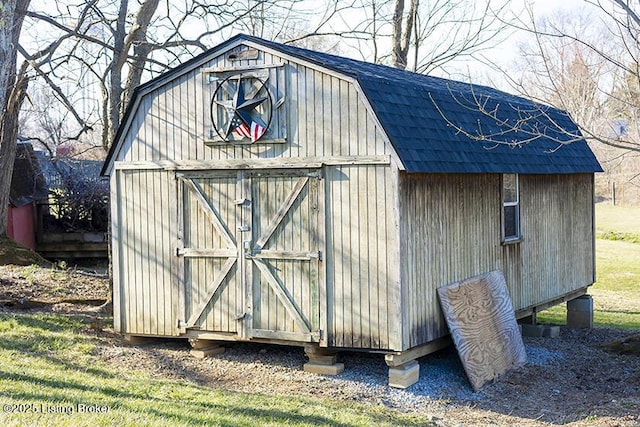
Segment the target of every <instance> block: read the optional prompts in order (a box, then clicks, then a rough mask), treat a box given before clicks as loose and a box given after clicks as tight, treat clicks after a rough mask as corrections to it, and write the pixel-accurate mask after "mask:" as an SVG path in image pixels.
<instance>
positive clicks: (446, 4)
mask: <svg viewBox="0 0 640 427" xmlns="http://www.w3.org/2000/svg"><path fill="white" fill-rule="evenodd" d="M355 6H357V7H358V9H359V10H358V15H360V16H364V18H360V19H353V12H351V14H350V15H351V19H344V22H345V26H347V27H348V28H349V29H350V32H349V33H346V34H342V35H343V37H346V38H351V39H355V40H356V43H357V46H358V48H359V49H360V50H361V51H362V52H363V57H364V58H365V59H369V60H373V61H375V62H380V63H389V64H390V65H393V66H394V67H398V68H402V69H410V70H411V71H415V72H418V73H429V72H432V71H433V70H435V69H437V68H440V67H442V66H444V65H445V64H447V63H449V62H451V61H452V60H454V59H458V60H459V59H461V58H473V59H475V60H478V59H479V58H477V57H476V55H477V54H478V53H480V52H482V51H483V50H485V49H490V48H492V47H494V46H495V44H496V43H498V41H499V40H501V39H502V38H504V37H506V36H507V34H508V33H509V31H508V30H509V27H508V26H507V24H506V22H504V18H503V17H502V16H503V15H505V14H506V12H505V11H506V10H507V8H508V6H509V2H508V1H492V2H488V1H487V2H476V1H470V0H360V1H359V2H358V3H357V4H356V5H355Z"/></svg>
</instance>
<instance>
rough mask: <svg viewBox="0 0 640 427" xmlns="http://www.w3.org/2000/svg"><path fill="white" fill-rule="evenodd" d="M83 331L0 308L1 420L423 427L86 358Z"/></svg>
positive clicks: (58, 319) (374, 412) (376, 413)
mask: <svg viewBox="0 0 640 427" xmlns="http://www.w3.org/2000/svg"><path fill="white" fill-rule="evenodd" d="M85 328H86V324H84V323H83V321H82V320H80V319H76V318H70V317H65V316H63V315H54V314H51V315H49V314H19V315H12V314H5V313H0V334H1V335H2V340H0V403H2V405H3V410H2V412H0V425H2V426H23V425H54V426H101V425H123V426H125V425H126V426H182V425H184V426H186V425H189V426H192V425H219V426H255V425H261V426H269V425H291V426H316V425H331V426H369V425H406V426H412V425H415V426H418V425H420V426H423V425H429V422H428V421H427V420H426V419H425V418H423V417H419V416H416V415H408V414H402V413H399V412H397V411H394V410H392V409H389V408H385V407H383V406H364V405H358V404H352V403H349V404H347V403H346V402H338V401H333V400H328V399H314V398H302V397H296V396H291V395H288V396H270V395H263V394H260V393H259V392H258V393H253V394H246V393H238V392H232V391H227V390H222V389H214V388H207V387H201V386H197V385H194V384H191V383H188V382H185V381H170V380H163V379H158V378H153V377H151V376H150V375H148V374H146V373H144V372H140V371H131V370H127V369H124V368H121V367H119V366H110V365H109V364H107V363H105V362H103V361H102V360H100V359H98V358H97V357H96V356H93V355H92V352H93V350H94V348H95V346H96V345H97V344H98V338H97V337H96V336H95V335H91V334H89V333H86V332H84V330H85ZM81 405H85V406H84V408H85V411H84V412H81V410H82V408H83V407H82V406H81ZM87 408H91V409H93V410H94V412H87ZM99 408H106V409H105V410H106V412H105V413H97V412H95V410H96V409H99Z"/></svg>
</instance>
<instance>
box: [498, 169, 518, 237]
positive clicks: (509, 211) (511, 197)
mask: <svg viewBox="0 0 640 427" xmlns="http://www.w3.org/2000/svg"><path fill="white" fill-rule="evenodd" d="M519 187H520V186H519V183H518V175H516V174H504V175H502V240H503V241H505V242H508V241H510V240H518V239H520V188H519Z"/></svg>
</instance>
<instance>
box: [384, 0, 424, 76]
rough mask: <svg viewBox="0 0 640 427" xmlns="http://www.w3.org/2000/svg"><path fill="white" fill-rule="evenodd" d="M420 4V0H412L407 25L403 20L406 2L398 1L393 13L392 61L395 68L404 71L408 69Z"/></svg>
mask: <svg viewBox="0 0 640 427" xmlns="http://www.w3.org/2000/svg"><path fill="white" fill-rule="evenodd" d="M418 4H419V0H411V4H410V6H409V13H408V14H407V20H406V23H405V22H404V21H403V19H402V18H403V16H404V0H396V5H395V9H394V11H393V33H392V36H391V37H392V40H393V41H392V48H391V59H392V61H393V66H394V67H396V68H401V69H403V70H404V69H406V68H407V64H408V56H409V46H410V45H411V36H412V35H413V28H414V26H415V25H416V16H417V14H418Z"/></svg>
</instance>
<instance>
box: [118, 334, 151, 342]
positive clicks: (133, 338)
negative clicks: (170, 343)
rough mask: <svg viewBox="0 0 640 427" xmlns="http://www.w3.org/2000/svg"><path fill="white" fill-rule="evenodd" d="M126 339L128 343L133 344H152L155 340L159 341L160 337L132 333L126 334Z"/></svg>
mask: <svg viewBox="0 0 640 427" xmlns="http://www.w3.org/2000/svg"><path fill="white" fill-rule="evenodd" d="M124 341H125V342H126V343H127V344H131V345H141V344H150V343H153V342H156V341H158V338H155V337H141V336H138V335H130V334H126V335H125V336H124Z"/></svg>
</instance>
